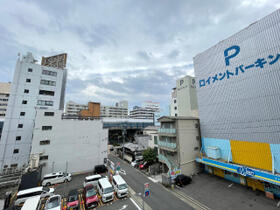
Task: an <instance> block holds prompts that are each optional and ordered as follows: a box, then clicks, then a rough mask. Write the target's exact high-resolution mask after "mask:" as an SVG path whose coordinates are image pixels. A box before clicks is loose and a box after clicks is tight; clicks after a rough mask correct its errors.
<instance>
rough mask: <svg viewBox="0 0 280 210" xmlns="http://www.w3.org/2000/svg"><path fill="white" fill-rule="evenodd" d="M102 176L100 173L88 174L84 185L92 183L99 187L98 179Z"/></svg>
mask: <svg viewBox="0 0 280 210" xmlns="http://www.w3.org/2000/svg"><path fill="white" fill-rule="evenodd" d="M101 178H102V176H101V175H99V174H97V175H92V176H87V177H86V178H85V181H84V187H85V186H86V185H88V184H92V185H93V186H94V187H97V183H98V180H99V179H101Z"/></svg>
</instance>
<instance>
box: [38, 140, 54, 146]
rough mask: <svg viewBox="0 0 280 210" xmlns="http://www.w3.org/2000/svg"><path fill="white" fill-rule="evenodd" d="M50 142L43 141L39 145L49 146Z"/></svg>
mask: <svg viewBox="0 0 280 210" xmlns="http://www.w3.org/2000/svg"><path fill="white" fill-rule="evenodd" d="M50 143H51V141H50V140H43V141H40V145H48V144H50Z"/></svg>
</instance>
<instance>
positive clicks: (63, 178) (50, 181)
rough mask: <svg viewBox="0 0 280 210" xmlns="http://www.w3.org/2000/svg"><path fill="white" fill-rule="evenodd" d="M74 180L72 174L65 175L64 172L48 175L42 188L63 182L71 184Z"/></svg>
mask: <svg viewBox="0 0 280 210" xmlns="http://www.w3.org/2000/svg"><path fill="white" fill-rule="evenodd" d="M71 180H72V177H71V174H69V173H63V172H56V173H50V174H46V175H45V176H44V178H43V180H42V186H50V185H54V184H58V183H63V182H70V181H71Z"/></svg>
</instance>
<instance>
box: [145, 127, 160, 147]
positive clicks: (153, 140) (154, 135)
mask: <svg viewBox="0 0 280 210" xmlns="http://www.w3.org/2000/svg"><path fill="white" fill-rule="evenodd" d="M158 130H159V126H148V127H146V128H145V129H144V130H143V134H144V135H148V136H149V137H150V139H149V142H148V147H150V148H155V147H156V148H157V147H158V139H159V136H158Z"/></svg>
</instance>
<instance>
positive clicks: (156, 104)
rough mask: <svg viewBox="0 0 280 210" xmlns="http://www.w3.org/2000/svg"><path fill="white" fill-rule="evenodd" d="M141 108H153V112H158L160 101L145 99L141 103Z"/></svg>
mask: <svg viewBox="0 0 280 210" xmlns="http://www.w3.org/2000/svg"><path fill="white" fill-rule="evenodd" d="M142 107H143V108H148V109H152V110H154V112H160V103H159V102H153V101H145V102H144V103H142Z"/></svg>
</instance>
